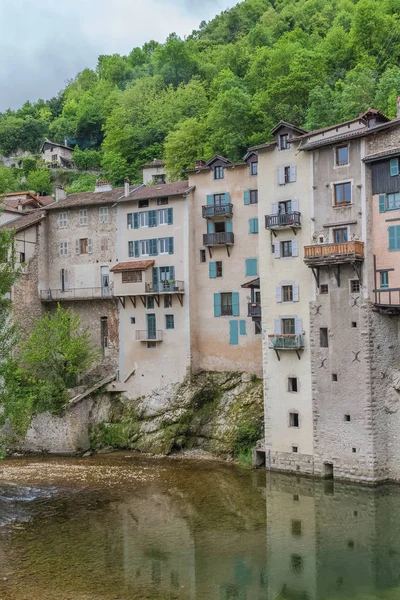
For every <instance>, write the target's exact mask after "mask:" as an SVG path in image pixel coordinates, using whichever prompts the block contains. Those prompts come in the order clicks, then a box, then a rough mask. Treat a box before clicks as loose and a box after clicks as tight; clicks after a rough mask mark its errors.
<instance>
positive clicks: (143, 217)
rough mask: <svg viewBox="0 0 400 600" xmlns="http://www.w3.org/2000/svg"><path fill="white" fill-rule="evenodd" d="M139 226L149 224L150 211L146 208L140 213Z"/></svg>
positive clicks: (142, 227)
mask: <svg viewBox="0 0 400 600" xmlns="http://www.w3.org/2000/svg"><path fill="white" fill-rule="evenodd" d="M138 215H139V216H138V221H139V228H140V229H144V228H145V227H148V226H149V211H148V210H145V211H143V212H140V213H138Z"/></svg>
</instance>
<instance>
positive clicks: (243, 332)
mask: <svg viewBox="0 0 400 600" xmlns="http://www.w3.org/2000/svg"><path fill="white" fill-rule="evenodd" d="M239 329H240V335H246V321H245V320H242V321H239Z"/></svg>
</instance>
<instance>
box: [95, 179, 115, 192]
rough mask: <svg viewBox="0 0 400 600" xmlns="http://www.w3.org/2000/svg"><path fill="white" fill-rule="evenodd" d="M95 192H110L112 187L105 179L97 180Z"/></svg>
mask: <svg viewBox="0 0 400 600" xmlns="http://www.w3.org/2000/svg"><path fill="white" fill-rule="evenodd" d="M94 191H95V192H112V185H111V183H110V182H109V181H107V179H97V181H96V187H95V188H94Z"/></svg>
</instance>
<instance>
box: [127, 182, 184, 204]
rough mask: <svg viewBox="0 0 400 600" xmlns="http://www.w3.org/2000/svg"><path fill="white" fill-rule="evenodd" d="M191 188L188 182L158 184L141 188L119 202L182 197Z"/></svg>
mask: <svg viewBox="0 0 400 600" xmlns="http://www.w3.org/2000/svg"><path fill="white" fill-rule="evenodd" d="M191 189H193V186H189V182H188V181H175V182H174V183H160V184H159V185H146V186H141V187H140V188H138V189H137V191H134V192H131V193H130V194H129V196H128V197H127V198H121V199H120V201H121V202H125V201H127V202H130V201H132V200H151V199H152V198H165V197H166V196H183V194H187V193H188V192H189V191H190V190H191Z"/></svg>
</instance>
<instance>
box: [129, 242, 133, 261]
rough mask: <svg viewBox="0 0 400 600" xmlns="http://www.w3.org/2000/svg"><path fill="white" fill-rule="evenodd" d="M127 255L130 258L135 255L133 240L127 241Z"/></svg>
mask: <svg viewBox="0 0 400 600" xmlns="http://www.w3.org/2000/svg"><path fill="white" fill-rule="evenodd" d="M128 256H129V258H132V257H133V256H135V251H134V244H133V242H128Z"/></svg>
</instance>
